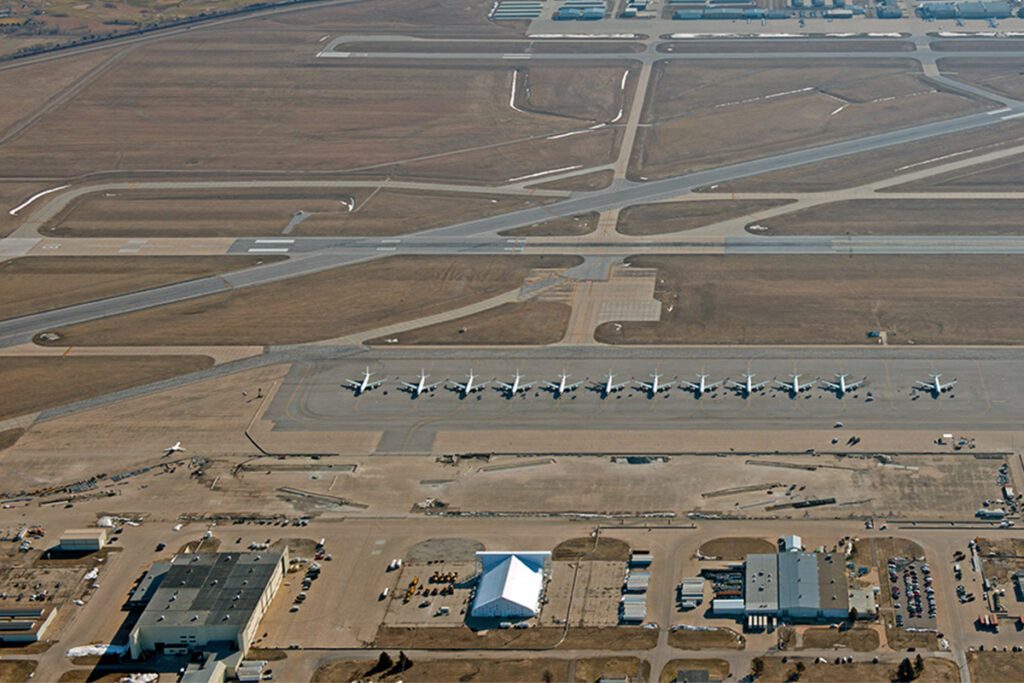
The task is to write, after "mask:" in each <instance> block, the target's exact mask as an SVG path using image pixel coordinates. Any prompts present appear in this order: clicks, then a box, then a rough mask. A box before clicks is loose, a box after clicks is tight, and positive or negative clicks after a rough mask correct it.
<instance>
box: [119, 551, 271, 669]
mask: <svg viewBox="0 0 1024 683" xmlns="http://www.w3.org/2000/svg"><path fill="white" fill-rule="evenodd" d="M287 569H288V553H287V550H282V551H279V552H276V553H261V554H256V553H200V554H186V555H178V556H177V557H175V558H174V559H173V560H172V561H171V566H170V568H169V569H168V570H167V573H166V574H165V575H164V578H163V580H162V581H161V582H160V587H159V588H157V589H156V591H155V592H153V597H152V599H151V600H150V601H149V604H148V605H146V608H145V610H144V611H143V613H142V615H141V616H140V617H139V621H138V623H137V624H136V625H135V628H133V629H132V631H131V634H130V635H129V639H128V643H129V645H130V647H131V656H132V659H138V658H140V657H142V656H144V655H145V654H147V653H151V652H156V651H160V650H163V651H172V652H173V651H191V652H197V651H213V650H220V651H229V652H234V651H237V652H239V653H241V654H244V653H245V652H246V650H248V649H249V645H250V644H251V643H252V639H253V637H254V634H255V632H256V629H257V628H258V627H259V623H260V620H261V619H262V618H263V615H264V613H266V611H267V607H268V606H269V605H270V601H271V600H272V599H273V598H274V594H275V593H276V592H277V589H278V587H279V586H280V585H281V580H282V578H283V577H284V575H285V572H286V571H287Z"/></svg>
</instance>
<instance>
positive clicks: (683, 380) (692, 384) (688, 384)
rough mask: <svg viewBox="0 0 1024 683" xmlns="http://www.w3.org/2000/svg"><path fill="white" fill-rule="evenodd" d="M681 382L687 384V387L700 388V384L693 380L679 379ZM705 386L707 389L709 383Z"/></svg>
mask: <svg viewBox="0 0 1024 683" xmlns="http://www.w3.org/2000/svg"><path fill="white" fill-rule="evenodd" d="M679 383H680V384H685V385H686V388H687V389H698V390H699V389H700V385H699V384H694V383H693V382H687V381H686V380H685V379H681V380H679ZM704 388H705V389H707V385H706V384H705V385H704Z"/></svg>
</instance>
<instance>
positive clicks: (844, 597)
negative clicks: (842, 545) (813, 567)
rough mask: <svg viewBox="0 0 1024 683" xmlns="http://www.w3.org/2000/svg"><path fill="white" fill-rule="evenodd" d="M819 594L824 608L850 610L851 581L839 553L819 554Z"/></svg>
mask: <svg viewBox="0 0 1024 683" xmlns="http://www.w3.org/2000/svg"><path fill="white" fill-rule="evenodd" d="M818 595H819V596H820V599H821V609H822V610H839V611H842V612H849V611H850V591H849V583H848V582H847V580H846V569H845V567H844V566H843V558H842V557H840V556H839V555H818Z"/></svg>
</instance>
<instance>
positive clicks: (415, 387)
mask: <svg viewBox="0 0 1024 683" xmlns="http://www.w3.org/2000/svg"><path fill="white" fill-rule="evenodd" d="M402 386H403V387H408V388H409V389H412V390H413V391H416V389H418V388H419V386H420V385H418V384H413V383H412V382H402Z"/></svg>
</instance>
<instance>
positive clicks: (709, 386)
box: [704, 381, 722, 391]
mask: <svg viewBox="0 0 1024 683" xmlns="http://www.w3.org/2000/svg"><path fill="white" fill-rule="evenodd" d="M721 384H722V382H721V381H718V382H712V383H711V384H708V383H707V382H705V383H704V391H711V390H712V389H714V388H716V387H718V386H721Z"/></svg>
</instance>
